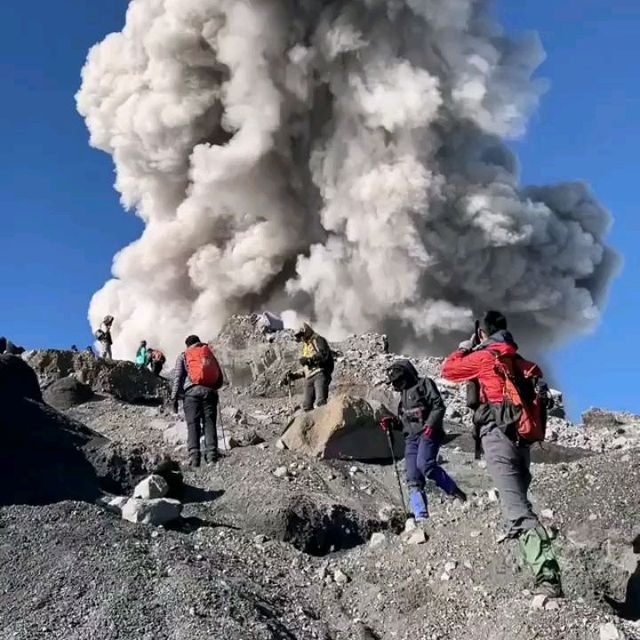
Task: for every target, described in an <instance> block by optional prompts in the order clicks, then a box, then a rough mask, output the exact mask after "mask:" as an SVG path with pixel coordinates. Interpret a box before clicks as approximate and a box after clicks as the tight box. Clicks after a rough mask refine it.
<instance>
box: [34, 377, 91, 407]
mask: <svg viewBox="0 0 640 640" xmlns="http://www.w3.org/2000/svg"><path fill="white" fill-rule="evenodd" d="M93 397H94V393H93V390H92V389H91V387H90V386H89V385H86V384H84V383H82V382H80V381H79V380H78V379H77V378H75V377H73V376H69V377H67V378H61V379H60V380H56V381H55V382H53V383H52V384H50V385H49V386H48V387H47V388H46V390H45V392H44V400H45V402H46V403H47V404H50V405H51V406H52V407H54V408H56V409H58V411H66V410H67V409H71V408H72V407H77V406H78V405H81V404H84V403H85V402H88V401H89V400H91V399H92V398H93Z"/></svg>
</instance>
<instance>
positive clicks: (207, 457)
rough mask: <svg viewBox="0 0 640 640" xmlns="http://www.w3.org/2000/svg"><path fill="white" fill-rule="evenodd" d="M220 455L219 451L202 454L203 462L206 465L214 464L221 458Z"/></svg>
mask: <svg viewBox="0 0 640 640" xmlns="http://www.w3.org/2000/svg"><path fill="white" fill-rule="evenodd" d="M222 457H223V456H222V454H221V453H220V452H219V451H213V452H211V453H205V454H204V461H205V462H206V463H207V464H215V463H216V462H218V461H219V460H220V459H221V458H222Z"/></svg>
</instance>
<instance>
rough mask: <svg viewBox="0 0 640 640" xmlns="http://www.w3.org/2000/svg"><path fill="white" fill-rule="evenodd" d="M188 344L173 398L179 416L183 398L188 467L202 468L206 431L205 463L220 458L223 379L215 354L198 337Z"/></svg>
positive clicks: (178, 367) (179, 362) (177, 371)
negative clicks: (220, 412) (219, 430)
mask: <svg viewBox="0 0 640 640" xmlns="http://www.w3.org/2000/svg"><path fill="white" fill-rule="evenodd" d="M185 344H186V346H187V349H186V350H185V351H184V352H183V353H181V354H180V355H179V356H178V360H177V361H176V366H175V369H174V372H173V388H172V393H171V398H172V400H173V409H174V411H175V412H176V413H178V408H179V405H178V402H179V399H180V397H182V398H183V408H184V416H185V419H186V421H187V435H188V437H187V447H188V449H189V464H190V465H191V466H192V467H199V466H200V436H201V434H202V432H203V431H204V457H205V461H206V462H207V463H208V464H212V463H214V462H216V461H217V460H218V459H219V457H220V454H219V452H218V432H217V429H216V426H217V425H216V420H217V410H218V389H219V388H220V387H221V386H222V382H223V378H222V370H221V369H220V365H219V364H218V361H217V360H216V357H215V356H214V355H213V351H211V348H210V347H209V346H208V345H206V344H204V343H203V342H202V341H201V340H200V338H198V336H194V335H191V336H189V337H188V338H187V339H186V340H185Z"/></svg>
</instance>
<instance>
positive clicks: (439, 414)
mask: <svg viewBox="0 0 640 640" xmlns="http://www.w3.org/2000/svg"><path fill="white" fill-rule="evenodd" d="M424 395H425V400H426V401H427V404H428V405H429V407H430V409H429V413H428V415H427V416H425V420H424V428H425V430H428V429H439V428H440V427H441V426H442V421H443V420H444V414H445V412H446V410H447V408H446V407H445V406H444V400H443V399H442V396H441V395H440V391H439V389H438V387H437V386H436V383H435V382H434V381H433V380H431V379H430V378H425V379H424Z"/></svg>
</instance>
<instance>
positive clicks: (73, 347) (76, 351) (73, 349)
mask: <svg viewBox="0 0 640 640" xmlns="http://www.w3.org/2000/svg"><path fill="white" fill-rule="evenodd" d="M71 351H72V352H73V353H78V347H76V345H75V344H72V345H71Z"/></svg>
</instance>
